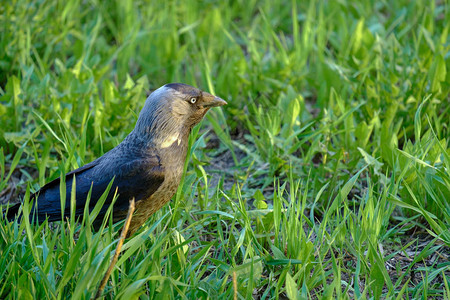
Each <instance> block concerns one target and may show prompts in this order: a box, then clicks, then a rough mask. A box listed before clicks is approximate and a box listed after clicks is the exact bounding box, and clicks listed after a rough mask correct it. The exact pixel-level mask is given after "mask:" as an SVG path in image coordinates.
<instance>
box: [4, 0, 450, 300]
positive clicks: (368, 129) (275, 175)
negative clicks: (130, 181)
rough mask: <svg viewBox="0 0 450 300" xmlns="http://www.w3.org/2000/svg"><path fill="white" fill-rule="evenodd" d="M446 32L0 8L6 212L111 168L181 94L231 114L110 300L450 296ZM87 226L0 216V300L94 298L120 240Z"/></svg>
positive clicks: (444, 11)
mask: <svg viewBox="0 0 450 300" xmlns="http://www.w3.org/2000/svg"><path fill="white" fill-rule="evenodd" d="M449 21H450V13H449V6H448V3H447V2H445V1H431V2H430V1H424V0H423V1H422V0H416V1H406V0H401V1H395V2H393V1H391V2H389V1H388V2H386V1H372V0H370V1H369V0H362V1H357V2H355V1H345V0H344V1H320V0H317V1H313V0H311V1H286V0H284V1H280V0H275V1H265V0H261V1H257V0H251V1H240V0H237V1H229V2H228V1H191V0H187V1H183V2H179V1H152V2H150V1H144V0H140V1H129V0H125V1H96V0H92V1H76V0H69V1H59V0H57V1H25V0H14V1H9V2H8V3H6V2H5V3H3V4H2V5H0V24H2V25H1V26H0V49H1V50H0V199H2V200H12V201H18V200H19V198H20V199H22V200H23V201H25V203H26V202H27V201H28V200H29V194H30V193H31V192H34V191H36V190H37V189H38V188H39V186H42V185H44V184H45V183H46V182H49V181H50V180H52V179H55V178H57V177H59V176H60V174H61V173H63V172H64V171H65V170H72V169H74V168H76V167H79V166H81V165H83V164H85V163H87V162H89V161H92V160H93V159H95V158H96V157H99V156H101V155H102V154H103V153H105V152H106V151H108V150H109V149H111V148H113V147H114V146H116V145H117V144H118V143H119V142H120V141H121V140H122V139H123V138H124V137H125V136H126V135H127V134H128V133H129V132H130V131H131V130H132V128H133V127H134V124H135V121H136V120H137V115H138V112H139V111H140V109H141V108H142V106H143V104H144V100H145V98H146V96H147V95H148V94H149V93H150V92H151V91H152V90H153V89H155V88H158V87H159V86H161V85H163V84H165V83H168V82H184V83H188V84H192V85H196V86H198V87H201V88H203V89H205V90H208V91H210V92H213V93H215V94H216V95H218V96H221V97H222V98H224V99H226V100H227V101H228V103H229V104H228V105H227V106H225V107H223V109H221V110H219V109H217V110H216V109H214V110H212V111H211V112H210V113H209V115H208V118H207V120H205V121H204V122H202V124H201V125H200V126H199V127H197V128H195V129H194V132H193V134H192V136H191V139H190V149H191V151H190V154H189V159H188V162H187V164H186V166H185V170H186V172H185V174H184V177H183V181H182V183H181V184H180V187H179V189H178V192H177V194H176V196H175V197H174V199H172V201H171V203H170V204H169V205H168V206H166V207H164V208H163V209H162V210H160V211H159V212H157V213H156V214H155V215H154V216H152V217H151V218H150V219H149V221H148V222H147V223H146V225H145V226H144V227H143V228H142V229H141V230H139V231H138V232H137V233H136V234H135V235H134V236H133V237H131V238H130V239H128V240H126V241H125V243H124V246H123V248H122V251H121V256H120V257H119V260H118V262H117V264H116V266H115V268H114V271H113V272H112V275H111V277H110V280H109V281H108V284H107V286H106V288H105V290H104V293H103V295H104V296H105V297H106V298H108V299H109V298H111V299H112V298H114V299H116V298H124V299H130V298H140V299H144V298H161V299H166V298H189V299H199V298H202V299H206V298H210V299H216V298H224V299H228V298H233V297H235V296H236V297H237V298H241V299H242V298H245V299H247V298H252V297H254V298H263V299H272V298H275V299H277V298H282V297H288V298H289V299H304V298H362V299H365V298H375V299H378V298H399V299H402V298H407V299H411V298H448V297H449V295H450V289H449V286H450V282H449V277H450V270H449V268H450V267H449V263H448V257H449V255H450V254H449V247H450V232H449V228H450V226H449V224H450V217H449V216H450V205H449V199H450V176H449V169H450V148H449V138H450V135H449V121H448V120H450V105H449V104H450V98H449V90H450V84H449V82H450V77H449V72H447V71H448V70H449V69H450V60H449V53H450V52H449V51H450V46H449V37H448V34H449V29H450V25H449V24H450V22H449ZM19 194H21V196H20V197H19V196H18V195H19ZM23 209H24V211H25V212H26V210H27V209H28V207H27V205H25V206H24V207H23ZM0 218H1V217H0ZM91 220H92V218H88V217H87V216H85V218H84V220H79V222H76V221H75V220H74V219H72V220H69V221H68V222H60V223H54V224H48V223H43V224H42V225H36V224H33V223H29V222H21V223H19V222H7V221H6V220H4V219H1V220H0V236H1V237H0V283H1V284H0V298H11V299H15V298H18V299H28V298H49V299H54V298H56V299H59V298H69V297H70V296H72V295H73V297H74V298H83V299H84V298H92V297H93V296H94V295H95V292H96V291H97V288H98V286H99V284H100V281H101V279H102V277H103V275H104V273H105V272H106V269H107V268H108V265H109V261H110V259H111V257H112V255H113V253H114V250H115V247H116V244H117V241H118V238H119V234H120V230H119V229H120V228H121V226H122V224H121V223H119V224H114V225H113V224H111V221H110V220H109V219H107V220H105V222H104V224H103V225H104V230H101V231H99V232H95V231H93V230H92V228H91V225H90V223H91ZM108 225H110V226H108Z"/></svg>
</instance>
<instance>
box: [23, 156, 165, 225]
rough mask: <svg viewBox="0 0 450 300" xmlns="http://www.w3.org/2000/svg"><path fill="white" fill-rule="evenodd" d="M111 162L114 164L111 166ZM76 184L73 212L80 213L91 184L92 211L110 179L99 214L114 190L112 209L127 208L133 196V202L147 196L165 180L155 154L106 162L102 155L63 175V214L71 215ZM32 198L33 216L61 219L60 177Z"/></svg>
mask: <svg viewBox="0 0 450 300" xmlns="http://www.w3.org/2000/svg"><path fill="white" fill-rule="evenodd" d="M111 164H114V166H111ZM74 177H75V180H76V181H75V183H76V207H75V215H76V216H79V215H82V214H83V212H84V207H85V204H86V198H87V196H88V193H89V190H90V189H91V187H92V192H91V198H90V202H89V208H90V210H92V209H93V208H94V206H95V204H96V203H97V200H98V199H99V198H100V197H101V196H102V194H103V193H104V192H105V190H106V188H107V186H108V185H109V183H110V182H111V180H113V185H112V187H111V189H110V191H109V193H108V196H107V198H106V201H105V204H104V206H103V208H102V209H101V211H100V216H102V215H103V214H104V213H105V212H106V210H107V209H108V207H109V205H110V204H111V202H112V199H113V197H114V194H115V191H116V189H117V193H118V199H117V200H116V203H115V205H114V211H115V212H121V211H125V212H126V211H127V210H128V205H129V200H130V199H132V198H133V197H134V198H135V200H136V201H138V200H141V199H146V198H148V197H150V196H151V195H152V194H153V193H154V192H155V191H156V190H157V189H158V188H159V187H160V185H161V184H162V182H163V181H164V170H163V167H162V166H161V164H160V160H159V157H158V156H156V155H155V156H150V157H146V158H141V157H140V158H135V159H132V160H126V161H125V160H124V159H120V158H119V159H116V160H114V161H110V162H108V165H105V162H104V160H102V158H100V159H98V160H96V161H93V162H91V163H89V164H87V165H85V166H83V167H81V168H79V169H76V170H74V171H72V172H69V173H67V174H66V175H65V178H66V202H65V208H64V217H66V216H69V215H70V198H71V192H72V182H73V178H74ZM32 197H33V198H34V199H35V200H37V201H35V204H37V205H36V206H34V207H35V215H34V217H35V218H37V220H38V222H43V221H44V220H45V219H46V218H48V219H49V221H58V220H61V200H60V179H59V178H58V179H55V180H53V181H51V182H50V183H48V184H46V185H45V186H43V187H42V188H41V189H40V190H39V191H38V192H37V193H36V194H34V195H33V196H32ZM30 218H32V216H30Z"/></svg>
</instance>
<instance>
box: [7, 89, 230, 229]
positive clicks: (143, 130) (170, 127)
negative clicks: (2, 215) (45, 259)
mask: <svg viewBox="0 0 450 300" xmlns="http://www.w3.org/2000/svg"><path fill="white" fill-rule="evenodd" d="M226 104H227V102H226V101H225V100H223V99H221V98H219V97H216V96H213V95H212V94H210V93H208V92H205V91H202V90H200V89H198V88H195V87H193V86H190V85H187V84H184V83H169V84H166V85H164V86H162V87H160V88H158V89H156V90H155V91H153V92H152V93H151V94H150V95H149V96H148V98H147V100H146V101H145V104H144V107H143V108H142V110H141V112H140V114H139V117H138V120H137V122H136V124H135V127H134V129H133V130H132V131H131V132H130V133H129V134H128V135H127V136H126V137H125V139H124V140H123V141H122V142H121V143H120V144H118V145H117V146H116V147H115V148H113V149H111V150H110V151H108V152H107V153H105V154H104V155H103V156H101V157H99V158H97V159H95V160H94V161H92V162H90V163H88V164H86V165H84V166H82V167H80V168H78V169H76V170H73V171H71V172H69V173H67V174H65V183H66V199H67V201H66V203H65V207H64V209H63V211H62V210H61V200H60V181H61V178H57V179H55V180H53V181H51V182H49V183H47V184H46V185H44V186H43V187H42V188H40V189H39V190H38V191H37V192H36V193H34V194H32V195H31V197H30V199H31V200H32V203H33V207H32V208H33V210H32V212H33V218H34V220H35V221H37V222H38V223H42V222H43V221H45V220H48V221H49V222H53V221H61V220H62V218H63V219H64V218H66V217H67V216H69V215H70V210H71V208H70V199H71V191H72V183H73V180H75V186H76V187H75V191H76V194H75V195H76V196H75V198H76V204H75V216H76V217H78V216H82V215H83V214H84V208H85V204H86V201H87V197H88V193H89V192H91V197H90V201H89V210H92V209H93V208H94V206H95V204H96V203H97V201H98V199H99V198H100V197H101V195H102V194H103V193H104V191H105V189H106V188H107V186H108V185H109V184H110V182H112V186H111V188H110V190H109V193H108V195H107V197H106V201H105V203H104V205H103V206H102V208H101V209H100V213H99V215H98V217H97V219H96V221H97V223H98V220H99V217H101V219H103V217H104V215H105V214H106V212H107V209H108V207H109V206H110V204H111V203H112V201H113V198H114V194H115V193H117V195H118V196H117V198H116V201H115V202H114V206H113V222H118V221H120V220H123V219H125V217H126V215H127V212H128V206H129V201H130V200H131V199H134V200H135V203H136V204H135V207H136V209H135V212H134V214H133V217H132V219H131V223H130V226H129V230H128V236H130V235H132V234H133V233H134V232H136V230H137V229H139V228H140V227H141V226H142V224H144V223H145V221H146V220H147V219H148V218H149V217H150V216H151V215H152V214H153V213H155V212H156V211H157V210H159V209H160V208H161V207H163V206H164V205H165V204H166V203H167V202H169V200H170V199H171V198H172V196H173V195H174V194H175V192H176V191H177V188H178V185H179V184H180V180H181V177H182V174H183V169H184V163H185V160H186V155H187V150H188V140H189V134H190V132H191V130H192V128H193V127H194V126H195V125H197V124H198V123H199V122H200V121H201V120H202V119H203V117H204V116H205V114H206V113H207V112H208V110H209V109H211V108H213V107H218V106H223V105H226ZM20 205H21V203H18V204H16V205H13V206H11V207H9V208H8V210H7V213H6V217H7V219H8V220H9V221H13V220H14V219H15V218H20V216H18V214H19V207H20ZM31 215H32V214H30V219H31Z"/></svg>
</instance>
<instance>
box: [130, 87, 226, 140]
mask: <svg viewBox="0 0 450 300" xmlns="http://www.w3.org/2000/svg"><path fill="white" fill-rule="evenodd" d="M225 104H227V102H226V101H224V100H222V99H221V98H219V97H216V96H213V95H211V94H210V93H207V92H204V91H202V90H200V89H198V88H195V87H193V86H190V85H187V84H184V83H169V84H166V85H164V86H162V87H160V88H159V89H157V90H155V91H154V92H153V93H151V94H150V96H149V97H148V98H147V101H146V102H145V105H144V108H143V109H142V111H141V113H140V114H139V119H138V121H137V123H136V128H135V130H136V129H137V130H139V131H144V132H145V133H147V134H150V138H151V139H152V140H153V142H155V143H158V142H159V144H161V145H162V146H163V147H164V145H171V144H172V142H174V141H177V140H178V141H179V139H181V138H182V136H184V135H186V134H189V133H190V131H191V129H192V128H193V127H194V126H195V125H197V124H198V123H199V122H200V121H201V120H202V119H203V117H204V116H205V114H206V113H207V112H208V110H209V109H210V108H212V107H216V106H222V105H225ZM178 143H179V142H178Z"/></svg>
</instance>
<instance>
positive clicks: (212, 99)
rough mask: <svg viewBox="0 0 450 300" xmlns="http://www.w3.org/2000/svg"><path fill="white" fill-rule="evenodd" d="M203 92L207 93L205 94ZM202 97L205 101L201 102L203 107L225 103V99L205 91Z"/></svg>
mask: <svg viewBox="0 0 450 300" xmlns="http://www.w3.org/2000/svg"><path fill="white" fill-rule="evenodd" d="M205 94H207V95H205ZM205 96H206V97H205ZM203 97H204V98H205V100H206V101H205V102H203V105H202V106H203V107H205V108H206V107H207V108H210V107H216V106H222V105H225V104H227V102H226V101H225V100H223V99H221V98H219V97H216V96H213V95H211V94H208V93H205V92H203Z"/></svg>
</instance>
